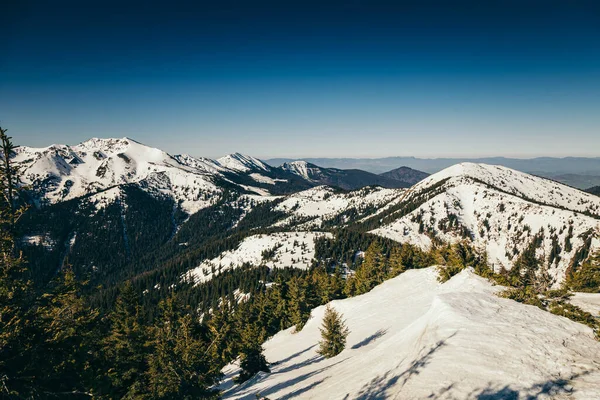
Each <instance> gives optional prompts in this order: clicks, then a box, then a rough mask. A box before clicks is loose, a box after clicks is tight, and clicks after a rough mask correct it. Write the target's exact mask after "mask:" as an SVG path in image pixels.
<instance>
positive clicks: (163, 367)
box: [148, 296, 220, 399]
mask: <svg viewBox="0 0 600 400" xmlns="http://www.w3.org/2000/svg"><path fill="white" fill-rule="evenodd" d="M159 307H160V311H161V314H160V317H159V318H158V321H157V323H156V324H155V326H154V327H153V328H152V331H153V333H152V335H153V340H152V342H151V345H152V352H151V353H150V356H149V361H148V363H149V370H148V392H149V397H150V398H153V399H198V398H210V397H215V398H216V397H217V394H216V393H214V392H213V391H212V390H210V389H209V388H210V387H211V386H212V385H213V384H215V383H216V382H217V379H218V377H219V376H220V364H216V363H213V362H212V360H211V357H210V356H209V353H208V350H209V346H210V344H209V343H208V342H206V341H204V340H202V337H201V335H200V329H201V327H200V324H199V323H198V322H197V318H195V316H194V313H193V312H191V310H190V309H189V308H185V307H183V305H182V304H181V303H180V302H179V301H178V300H177V298H176V297H174V296H171V297H169V298H167V299H166V300H164V301H162V302H161V304H160V306H159Z"/></svg>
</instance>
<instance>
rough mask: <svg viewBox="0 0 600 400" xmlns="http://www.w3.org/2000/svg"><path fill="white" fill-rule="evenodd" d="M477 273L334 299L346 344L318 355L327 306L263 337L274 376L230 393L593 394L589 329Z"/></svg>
mask: <svg viewBox="0 0 600 400" xmlns="http://www.w3.org/2000/svg"><path fill="white" fill-rule="evenodd" d="M499 290H501V288H500V287H498V286H492V285H491V284H490V283H489V282H488V281H486V280H485V279H483V278H481V277H479V276H477V275H475V274H474V273H473V272H472V271H470V270H464V271H463V272H461V273H460V274H458V275H456V276H454V277H453V278H452V279H451V280H449V281H448V282H446V283H443V284H442V283H440V282H439V281H438V279H437V272H436V270H435V268H433V267H432V268H427V269H421V270H409V271H407V272H405V273H403V274H401V275H400V276H398V277H396V278H394V279H392V280H389V281H387V282H384V283H383V284H381V285H380V286H378V287H376V288H375V289H373V290H372V291H371V292H369V293H367V294H364V295H362V296H357V297H353V298H349V299H345V300H337V301H333V302H331V305H332V306H333V308H335V309H336V310H337V311H339V312H341V313H342V315H343V318H344V319H345V321H346V324H347V326H348V328H349V329H350V335H349V336H348V340H347V344H346V348H345V350H344V351H342V352H341V353H340V354H339V355H337V356H335V357H333V358H330V359H325V358H323V357H321V356H319V355H318V354H317V352H316V351H317V349H318V342H319V340H320V339H321V335H320V332H319V328H320V326H321V323H322V319H323V314H324V309H325V307H324V306H321V307H319V308H316V309H314V310H313V311H312V314H311V318H310V319H309V320H308V322H307V324H306V325H305V326H304V328H303V329H302V331H300V332H297V333H296V332H294V330H295V328H290V329H288V330H285V331H282V332H280V333H278V334H277V335H275V336H274V337H272V338H271V339H269V340H268V341H267V342H266V343H265V344H264V349H265V351H264V354H265V356H266V358H267V360H269V361H270V362H271V363H272V364H271V373H270V374H266V373H259V374H258V375H256V376H255V377H254V378H252V379H251V380H250V381H248V382H246V383H244V384H242V385H239V386H234V385H232V383H231V377H233V376H235V375H237V372H238V367H237V366H236V365H230V366H229V367H227V368H226V369H225V371H224V372H225V373H226V377H227V380H226V381H225V383H224V384H223V385H222V388H223V389H224V390H225V392H224V396H223V398H224V399H248V400H250V399H256V398H257V397H258V398H270V399H289V398H298V399H331V400H334V399H340V400H341V399H384V398H385V399H387V398H390V399H407V400H410V399H440V400H451V399H515V400H516V399H550V398H551V399H582V400H583V399H585V400H587V399H595V398H597V397H598V393H600V369H599V368H598V360H599V359H600V343H599V342H598V341H596V340H595V339H594V334H593V331H592V329H591V328H589V327H587V326H585V325H582V324H578V323H575V322H572V321H570V320H568V319H567V318H564V317H560V316H556V315H553V314H551V313H548V312H545V311H542V310H540V309H539V308H537V307H535V306H529V305H522V304H520V303H517V302H515V301H512V300H508V299H503V298H500V297H498V296H497V295H496V293H497V292H498V291H499Z"/></svg>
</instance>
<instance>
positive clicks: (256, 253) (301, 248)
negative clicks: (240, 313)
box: [184, 232, 331, 283]
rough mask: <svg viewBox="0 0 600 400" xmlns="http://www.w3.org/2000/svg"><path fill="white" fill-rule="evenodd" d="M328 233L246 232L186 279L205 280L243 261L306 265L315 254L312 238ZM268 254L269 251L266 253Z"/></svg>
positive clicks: (298, 266)
mask: <svg viewBox="0 0 600 400" xmlns="http://www.w3.org/2000/svg"><path fill="white" fill-rule="evenodd" d="M323 236H327V237H331V234H330V233H323V232H280V233H273V234H269V235H255V236H249V237H247V238H246V239H244V240H243V241H242V243H240V245H239V246H238V247H237V249H235V250H230V251H226V252H223V253H222V254H221V255H219V256H218V257H216V258H214V259H212V260H206V261H204V262H202V263H201V264H200V265H199V266H198V267H196V268H194V269H192V270H190V271H188V272H187V273H186V274H185V275H184V278H185V279H189V280H191V281H193V282H195V283H200V282H206V281H208V280H210V279H212V278H213V277H214V276H215V275H218V274H219V273H220V272H222V271H225V270H228V269H234V268H238V267H240V266H242V264H246V263H247V264H250V265H253V266H259V265H265V266H267V267H270V268H285V267H294V268H300V269H307V268H308V267H310V265H311V264H312V261H313V259H314V255H315V239H316V238H318V237H323ZM269 252H270V253H271V254H268V253H269Z"/></svg>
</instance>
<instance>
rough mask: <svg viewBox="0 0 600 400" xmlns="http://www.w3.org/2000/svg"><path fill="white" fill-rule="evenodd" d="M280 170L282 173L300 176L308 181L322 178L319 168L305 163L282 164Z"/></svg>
mask: <svg viewBox="0 0 600 400" xmlns="http://www.w3.org/2000/svg"><path fill="white" fill-rule="evenodd" d="M280 168H281V169H283V170H284V171H288V172H291V173H292V174H295V175H298V176H301V177H303V178H304V179H307V180H309V181H315V180H318V179H319V178H323V174H322V172H321V168H320V167H317V166H316V165H314V164H310V163H307V162H306V161H292V162H289V163H283V164H282V165H281V167H280Z"/></svg>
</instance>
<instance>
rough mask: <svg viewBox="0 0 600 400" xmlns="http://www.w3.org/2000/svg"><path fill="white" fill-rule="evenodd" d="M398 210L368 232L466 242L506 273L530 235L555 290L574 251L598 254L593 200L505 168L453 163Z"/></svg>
mask: <svg viewBox="0 0 600 400" xmlns="http://www.w3.org/2000/svg"><path fill="white" fill-rule="evenodd" d="M403 205H404V206H403ZM400 206H401V207H400V208H396V209H395V210H394V211H393V212H391V213H389V214H388V215H385V217H383V218H382V219H380V221H381V223H380V224H379V226H377V227H376V228H375V229H373V230H372V231H371V232H372V233H374V234H377V235H381V236H384V237H387V238H390V239H393V240H396V241H399V242H408V243H413V244H417V245H420V246H421V247H423V248H428V247H429V246H430V245H431V243H432V238H433V237H435V238H438V239H441V240H442V241H444V242H456V241H460V240H468V241H470V242H472V243H474V244H475V245H476V246H477V247H479V248H481V249H484V250H486V251H487V254H488V260H489V262H490V263H491V264H492V265H493V266H494V267H495V268H496V269H500V268H502V267H504V268H507V269H510V268H511V267H512V263H513V262H514V260H515V259H516V257H517V256H518V255H519V254H520V253H521V252H522V251H523V250H524V249H525V248H526V247H527V246H528V245H529V244H530V243H531V242H532V241H533V240H534V237H537V238H539V239H540V246H539V247H538V250H537V255H538V256H540V257H543V258H544V259H545V260H546V262H547V264H548V272H549V273H550V275H551V276H552V277H553V278H554V280H555V282H554V283H555V284H558V283H560V282H561V281H562V279H563V277H564V274H565V271H566V269H567V268H568V267H569V265H570V264H571V262H572V260H573V257H574V256H575V255H576V254H577V252H578V251H580V249H582V248H583V247H587V248H588V249H597V248H600V239H599V238H600V198H599V197H597V196H593V195H591V194H588V193H585V192H582V191H580V190H577V189H574V188H571V187H569V186H565V185H562V184H560V183H556V182H554V181H550V180H548V179H544V178H539V177H535V176H532V175H528V174H525V173H522V172H518V171H515V170H512V169H509V168H505V167H500V166H492V165H486V164H472V163H463V164H457V165H455V166H452V167H450V168H447V169H445V170H443V171H440V172H438V173H436V174H434V175H431V176H430V177H428V178H426V179H425V180H423V181H421V182H420V183H418V184H416V185H415V186H413V187H412V188H410V189H409V190H408V191H407V192H406V194H405V196H404V198H403V200H402V202H401V204H400ZM378 218H379V217H378ZM553 249H555V250H557V251H558V253H556V251H554V252H553Z"/></svg>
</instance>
